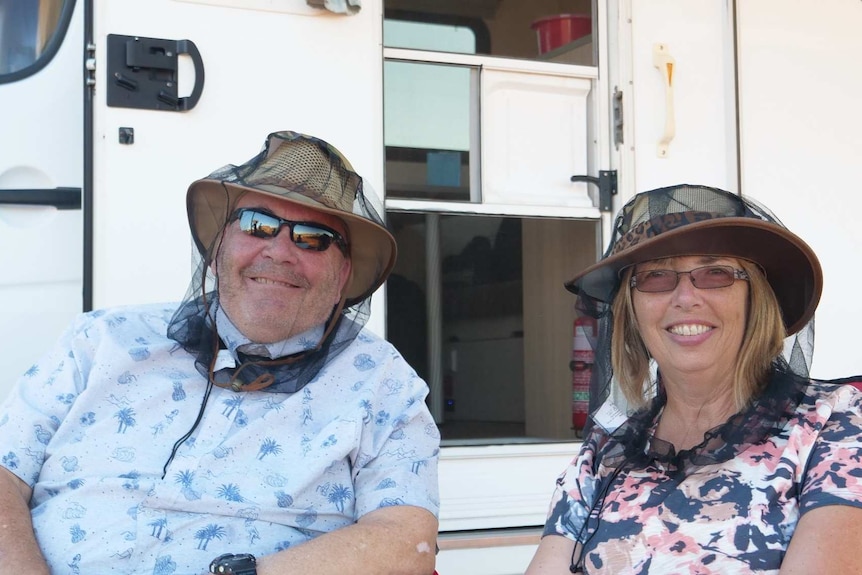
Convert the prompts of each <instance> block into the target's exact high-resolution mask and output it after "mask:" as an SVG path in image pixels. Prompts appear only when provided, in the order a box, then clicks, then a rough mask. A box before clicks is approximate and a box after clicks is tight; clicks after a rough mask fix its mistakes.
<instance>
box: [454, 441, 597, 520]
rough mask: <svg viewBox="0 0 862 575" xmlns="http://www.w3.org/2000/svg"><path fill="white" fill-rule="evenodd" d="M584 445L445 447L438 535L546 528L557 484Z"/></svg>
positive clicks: (546, 444)
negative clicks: (489, 530) (498, 529)
mask: <svg viewBox="0 0 862 575" xmlns="http://www.w3.org/2000/svg"><path fill="white" fill-rule="evenodd" d="M579 449H580V443H545V444H510V445H485V446H476V447H444V448H443V449H442V451H441V454H440V499H441V501H442V506H441V510H440V531H458V530H465V529H490V528H499V527H524V526H540V525H544V524H545V517H546V516H547V513H548V504H549V503H550V501H551V495H552V494H553V491H554V481H555V480H556V478H557V476H559V474H560V473H562V472H563V470H565V468H566V467H567V466H568V464H569V462H571V460H572V459H574V457H575V455H577V453H578V450H579Z"/></svg>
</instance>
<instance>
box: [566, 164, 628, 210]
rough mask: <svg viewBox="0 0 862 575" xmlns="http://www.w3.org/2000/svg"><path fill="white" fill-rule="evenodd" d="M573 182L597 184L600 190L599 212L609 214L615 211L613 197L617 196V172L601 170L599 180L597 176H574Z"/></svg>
mask: <svg viewBox="0 0 862 575" xmlns="http://www.w3.org/2000/svg"><path fill="white" fill-rule="evenodd" d="M571 181H573V182H587V183H588V184H595V185H596V186H598V188H599V211H602V212H609V211H611V209H613V207H612V206H611V197H612V196H615V195H617V171H616V170H599V177H598V178H597V177H595V176H572V177H571Z"/></svg>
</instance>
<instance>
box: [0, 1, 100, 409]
mask: <svg viewBox="0 0 862 575" xmlns="http://www.w3.org/2000/svg"><path fill="white" fill-rule="evenodd" d="M83 36H84V27H83V3H82V2H74V0H67V1H65V2H62V1H57V2H39V1H36V0H30V1H23V0H14V1H12V0H9V1H6V0H4V1H0V110H3V120H2V129H0V270H2V272H0V349H2V350H3V351H2V352H0V373H2V374H3V377H2V378H0V398H3V397H5V395H6V393H7V392H8V390H9V389H10V388H11V386H12V384H13V383H14V382H15V381H16V380H17V378H18V377H19V376H20V375H21V374H22V373H24V372H25V371H26V370H27V369H29V368H30V366H31V365H33V363H34V362H35V361H36V360H37V359H38V358H39V357H40V356H41V355H42V354H43V353H44V352H46V351H47V349H48V347H49V346H50V345H51V344H52V343H53V342H54V341H55V340H56V339H57V337H58V336H59V335H60V333H61V331H62V330H63V328H64V327H65V326H66V324H67V323H68V322H69V320H71V318H72V317H73V316H74V315H75V314H76V313H78V312H80V311H81V309H82V279H83V271H82V270H83V255H82V254H83V247H82V246H83V227H82V226H83V223H82V210H81V188H82V185H83V168H82V166H83V161H82V156H83V154H82V152H83V148H82V145H81V143H82V140H83V137H82V134H83V123H84V121H83V109H84V91H83V85H82V82H81V78H82V76H83V56H82V54H83V52H82V49H83Z"/></svg>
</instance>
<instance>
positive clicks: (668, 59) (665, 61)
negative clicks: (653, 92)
mask: <svg viewBox="0 0 862 575" xmlns="http://www.w3.org/2000/svg"><path fill="white" fill-rule="evenodd" d="M652 63H653V65H654V66H655V67H656V68H658V70H659V72H661V76H662V79H663V80H664V134H663V135H662V137H661V139H660V140H659V141H658V147H657V148H656V154H657V155H658V157H659V158H666V157H667V156H668V154H669V153H670V150H669V147H670V142H671V140H673V138H674V136H675V135H676V120H675V119H674V112H673V73H674V66H675V65H676V61H675V60H674V59H673V56H671V55H670V52H669V51H668V48H667V44H656V45H655V46H653V50H652Z"/></svg>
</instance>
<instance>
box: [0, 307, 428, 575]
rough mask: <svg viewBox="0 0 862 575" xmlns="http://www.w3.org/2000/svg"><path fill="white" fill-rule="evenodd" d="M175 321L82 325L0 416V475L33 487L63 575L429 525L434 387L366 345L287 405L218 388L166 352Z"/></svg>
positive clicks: (284, 399)
mask: <svg viewBox="0 0 862 575" xmlns="http://www.w3.org/2000/svg"><path fill="white" fill-rule="evenodd" d="M174 309H175V307H173V306H156V305H154V306H142V307H135V308H131V307H128V308H117V309H113V310H109V311H98V312H92V313H88V314H83V315H81V316H80V317H78V318H77V319H76V321H75V322H74V323H73V325H72V326H71V327H70V328H69V329H68V330H67V332H66V333H65V334H64V335H63V337H62V338H61V340H60V342H59V343H58V345H57V347H56V348H55V349H54V350H53V352H51V353H49V354H48V355H47V356H46V357H45V358H44V359H43V360H42V361H41V362H40V363H38V364H36V365H34V366H33V367H31V368H30V369H29V370H28V371H27V372H26V373H25V374H24V376H23V377H22V378H21V379H20V380H19V382H18V384H17V385H16V386H15V388H14V389H13V391H12V393H11V395H10V396H9V397H8V398H7V400H6V401H5V402H4V403H3V404H2V405H0V455H2V458H0V461H2V465H3V466H4V467H6V468H7V469H9V470H10V471H11V472H13V473H14V474H16V475H17V476H18V477H20V478H21V479H22V480H24V481H25V482H26V483H28V484H29V485H30V486H32V488H33V496H32V499H31V502H30V505H31V509H32V518H33V526H34V530H35V532H36V537H37V540H38V542H39V545H40V547H41V549H42V552H43V553H44V555H45V558H46V559H47V561H48V564H49V566H50V567H51V570H52V571H53V572H56V573H75V574H77V573H84V574H91V573H107V572H112V573H147V574H150V573H152V574H155V575H168V574H192V573H193V574H196V575H197V574H200V573H202V572H205V571H206V569H207V566H208V565H209V562H210V561H211V560H212V558H213V557H215V556H216V555H219V554H221V553H225V552H233V553H244V552H249V553H254V554H257V555H265V554H268V553H274V552H276V551H279V550H282V549H285V548H288V547H290V546H293V545H296V544H299V543H302V542H304V541H307V540H309V539H311V538H314V537H315V536H317V535H320V534H322V533H326V532H329V531H332V530H335V529H338V528H340V527H344V526H347V525H350V524H352V523H354V522H355V521H356V520H357V519H358V518H359V517H361V516H363V515H364V514H366V513H368V512H370V511H374V510H375V509H379V508H381V507H385V506H389V505H413V506H418V507H422V508H425V509H428V510H429V511H430V512H431V513H434V514H435V515H436V514H437V512H438V509H439V498H438V494H437V455H438V451H439V440H440V436H439V433H438V430H437V427H436V425H435V424H434V421H433V419H432V417H431V415H430V413H429V412H428V409H427V408H426V406H425V402H424V398H425V396H426V394H427V386H426V385H425V383H424V382H423V381H422V380H421V379H420V378H419V377H418V376H417V375H416V373H415V372H414V371H413V370H412V369H411V368H410V367H409V366H408V365H407V363H406V362H405V361H404V360H403V359H402V358H401V356H400V355H399V354H398V352H397V351H396V350H395V349H394V348H393V347H392V346H391V345H390V344H389V343H387V342H386V341H384V340H382V339H380V338H378V337H377V336H375V335H373V334H371V333H370V332H367V331H362V332H360V333H359V335H358V336H357V338H356V339H355V340H354V342H353V343H352V344H350V345H349V346H348V347H347V348H346V349H345V350H344V351H342V352H341V353H340V354H338V355H337V356H335V357H334V358H330V361H329V363H328V364H327V365H325V366H324V368H323V369H322V370H321V371H320V373H319V374H318V376H317V377H316V378H315V379H314V380H312V381H311V382H310V383H309V384H308V385H307V386H305V387H304V388H303V389H301V390H300V391H299V392H297V393H293V394H287V393H267V392H265V391H258V392H243V393H234V392H233V391H231V390H230V389H222V388H219V387H213V388H212V391H211V394H210V396H209V398H208V400H207V402H206V408H205V409H204V411H203V414H202V416H201V420H200V422H199V423H198V424H197V426H196V427H195V430H194V433H193V434H192V435H191V436H190V437H189V438H188V439H187V440H186V441H184V442H182V443H181V445H180V446H179V448H178V451H177V453H176V456H175V457H174V458H173V460H172V461H171V463H170V464H169V465H168V467H167V470H166V471H165V472H163V467H164V466H165V464H166V462H167V461H168V458H169V456H170V454H171V451H172V448H173V447H174V444H175V442H177V440H178V439H180V438H182V437H183V435H184V434H186V433H187V432H188V431H189V430H190V429H192V427H194V426H195V420H196V419H197V417H198V414H199V410H200V406H201V404H202V402H203V401H204V398H205V391H206V388H207V384H206V379H205V378H204V377H203V376H202V375H201V374H200V373H198V371H197V370H196V369H195V366H194V359H193V358H192V356H190V355H189V354H188V353H186V352H185V351H184V350H183V349H182V348H181V347H180V346H179V345H177V344H176V342H174V341H172V340H170V339H168V338H167V337H166V336H165V333H166V328H167V324H168V322H169V320H170V318H171V315H172V314H173V311H174Z"/></svg>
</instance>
